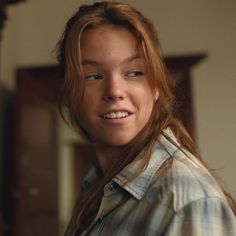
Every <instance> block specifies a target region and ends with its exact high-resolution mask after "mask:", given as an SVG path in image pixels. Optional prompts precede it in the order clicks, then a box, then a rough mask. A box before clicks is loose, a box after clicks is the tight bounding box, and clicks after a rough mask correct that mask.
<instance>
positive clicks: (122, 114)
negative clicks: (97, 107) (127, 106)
mask: <svg viewBox="0 0 236 236" xmlns="http://www.w3.org/2000/svg"><path fill="white" fill-rule="evenodd" d="M127 116H128V112H126V111H117V112H111V113H107V114H105V115H104V116H103V117H104V118H105V119H119V118H124V117H127Z"/></svg>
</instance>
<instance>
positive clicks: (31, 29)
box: [0, 0, 236, 220]
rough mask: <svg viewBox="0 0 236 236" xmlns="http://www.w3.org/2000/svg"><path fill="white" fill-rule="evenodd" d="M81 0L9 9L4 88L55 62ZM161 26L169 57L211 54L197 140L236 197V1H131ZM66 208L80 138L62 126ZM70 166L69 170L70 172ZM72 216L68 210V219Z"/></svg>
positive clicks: (196, 76) (203, 67)
mask: <svg viewBox="0 0 236 236" xmlns="http://www.w3.org/2000/svg"><path fill="white" fill-rule="evenodd" d="M91 2H92V1H79V0H66V1H65V0H40V1H38V0H27V1H25V2H23V3H21V4H19V5H16V6H12V7H8V9H7V15H8V20H7V22H6V26H5V29H4V31H3V39H2V43H1V63H0V67H1V71H0V73H1V74H0V77H1V81H2V84H3V85H4V87H5V88H6V89H8V90H9V91H14V88H15V70H16V68H19V67H21V66H30V65H46V64H55V63H56V56H55V47H56V43H57V41H58V39H59V37H60V35H61V33H62V30H63V27H64V24H65V21H66V20H67V19H68V17H69V16H70V15H71V14H72V13H73V12H74V11H75V9H77V7H78V6H79V5H80V4H81V3H91ZM126 2H129V3H131V4H132V5H134V6H135V7H137V8H138V9H139V10H141V11H142V12H143V13H144V14H145V15H146V16H147V17H148V18H149V19H151V20H152V21H153V22H154V24H155V26H156V27H157V29H158V32H159V37H160V41H161V44H162V49H163V53H164V55H182V54H191V53H199V52H200V53H201V52H204V53H206V54H207V59H205V60H204V61H202V62H201V64H199V65H197V66H196V67H195V68H194V70H193V71H192V72H193V74H192V75H193V76H192V77H193V78H192V79H193V93H194V108H195V115H196V132H197V142H198V145H199V148H200V151H201V153H202V156H203V158H204V160H205V161H206V162H207V163H208V165H209V166H210V167H211V168H212V169H216V172H215V173H216V175H217V176H218V177H219V179H220V180H221V182H222V183H223V185H224V187H225V188H226V190H228V191H229V192H230V193H231V194H232V195H233V196H234V198H236V186H235V179H236V174H235V173H236V171H235V168H236V154H235V147H236V138H235V134H236V109H235V107H236V69H235V68H236V60H235V58H236V49H235V42H236V14H235V13H236V1H235V0H227V1H225V0H198V1H193V0H178V1H176V0H146V1H143V0H129V1H126ZM60 127H61V129H60V137H61V138H60V148H61V149H60V150H61V153H62V154H61V160H60V165H59V166H60V173H61V178H60V187H61V188H60V189H61V190H60V191H61V196H60V207H61V208H65V209H68V208H70V207H71V206H68V204H69V205H70V201H69V200H68V199H67V198H66V196H67V195H65V190H66V188H67V187H68V185H67V184H66V183H67V182H66V181H68V178H69V177H68V175H69V171H68V168H70V167H69V166H70V164H69V163H68V162H67V161H66V156H67V155H69V153H68V152H69V151H68V150H67V149H66V148H62V147H63V145H64V144H65V143H66V142H67V139H68V140H73V139H76V138H77V137H76V138H75V135H74V134H71V133H70V132H69V131H68V130H67V128H65V126H64V125H61V126H60ZM65 166H67V168H65ZM68 215H69V211H66V210H64V211H63V210H62V213H61V218H62V220H63V219H64V218H67V217H68Z"/></svg>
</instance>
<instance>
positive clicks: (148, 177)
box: [82, 128, 180, 200]
mask: <svg viewBox="0 0 236 236" xmlns="http://www.w3.org/2000/svg"><path fill="white" fill-rule="evenodd" d="M166 136H167V137H168V138H169V139H171V140H172V141H173V143H174V144H173V143H172V142H170V141H169V140H168V139H167V138H166ZM179 146H180V145H179V143H178V141H177V140H176V138H175V136H174V134H173V132H172V131H171V130H170V129H169V128H168V129H166V130H164V131H163V134H162V135H161V136H160V138H159V140H158V142H157V144H156V147H155V149H154V152H153V153H152V155H151V158H150V160H149V162H148V164H147V165H146V168H145V169H144V170H141V173H140V171H139V170H140V167H141V166H142V161H143V159H142V158H136V159H135V160H134V161H132V162H131V163H130V164H129V165H127V166H126V167H125V168H124V169H123V170H122V171H121V172H120V173H119V174H117V175H116V176H115V177H114V178H113V179H112V181H114V182H115V183H117V184H118V185H120V186H121V187H122V188H124V189H125V190H126V191H128V192H129V193H130V194H131V195H133V196H134V197H135V198H136V199H138V200H140V199H141V198H142V197H143V195H144V194H145V192H146V191H147V189H148V188H149V186H150V184H151V182H152V179H153V177H154V175H155V174H156V172H157V171H158V170H159V169H160V167H161V165H162V164H163V163H164V162H165V161H166V160H167V159H168V158H169V157H170V156H172V155H173V154H174V153H175V152H176V151H177V150H178V149H179ZM136 173H138V174H137V176H136V175H135V174H136ZM131 176H134V178H133V179H131V180H130V177H131ZM100 178H101V173H98V171H97V170H96V168H94V167H92V168H91V169H90V171H89V172H88V173H87V175H86V177H85V178H84V181H83V184H82V188H85V189H86V188H89V187H91V186H93V185H94V184H96V183H97V182H98V181H99V179H100Z"/></svg>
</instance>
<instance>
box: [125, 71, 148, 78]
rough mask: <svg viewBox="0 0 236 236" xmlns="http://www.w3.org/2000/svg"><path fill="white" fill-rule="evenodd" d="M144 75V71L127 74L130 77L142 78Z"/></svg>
mask: <svg viewBox="0 0 236 236" xmlns="http://www.w3.org/2000/svg"><path fill="white" fill-rule="evenodd" d="M143 74H144V73H143V72H142V71H131V72H129V73H128V74H127V76H128V77H139V76H142V75H143Z"/></svg>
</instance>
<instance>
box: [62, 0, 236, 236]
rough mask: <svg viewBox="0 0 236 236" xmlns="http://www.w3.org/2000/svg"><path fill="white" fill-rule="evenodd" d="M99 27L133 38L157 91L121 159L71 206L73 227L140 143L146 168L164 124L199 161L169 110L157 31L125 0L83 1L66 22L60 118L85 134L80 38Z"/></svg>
mask: <svg viewBox="0 0 236 236" xmlns="http://www.w3.org/2000/svg"><path fill="white" fill-rule="evenodd" d="M101 25H116V26H120V27H124V28H126V29H128V30H129V31H130V32H131V33H132V34H133V35H134V36H135V38H136V39H137V43H138V45H139V48H140V50H141V53H142V54H143V55H144V58H145V60H146V64H147V67H148V70H149V73H150V75H151V76H150V78H151V79H150V81H149V83H150V86H151V87H152V88H153V89H155V88H158V90H159V93H160V95H159V99H158V100H157V102H155V104H154V107H153V111H152V114H151V116H150V119H149V121H148V123H147V124H146V126H145V127H144V129H143V130H142V131H141V132H140V133H139V134H138V135H137V136H136V137H135V138H134V139H133V140H132V141H131V142H130V143H129V144H127V145H126V147H125V148H124V153H123V155H122V157H121V158H120V159H119V160H117V161H114V163H113V165H112V166H111V167H110V168H109V171H108V172H107V173H106V175H105V176H104V177H103V178H102V180H101V181H100V182H99V184H97V185H96V186H95V187H93V188H91V189H89V190H88V191H87V192H85V193H83V194H82V195H81V196H80V198H79V200H78V202H77V204H76V206H75V209H74V213H73V216H72V220H71V223H70V226H69V228H73V226H75V225H80V227H81V226H82V225H83V227H87V226H88V225H89V223H91V221H92V220H93V218H94V217H95V215H96V212H97V210H98V207H99V204H100V200H101V197H102V194H103V188H104V186H105V184H106V183H108V182H109V181H110V180H111V179H112V177H114V176H115V175H116V174H117V173H119V172H120V171H121V170H122V168H124V167H125V166H126V165H127V164H129V163H130V162H131V161H132V160H133V159H134V158H135V157H136V156H137V155H138V154H139V153H140V152H141V151H142V150H143V149H144V147H145V152H144V154H143V168H145V165H146V164H147V163H148V160H149V158H150V156H151V153H152V150H153V147H154V144H155V142H156V140H157V139H158V138H159V136H160V135H161V134H162V132H163V130H164V129H166V128H167V127H169V128H171V129H172V131H173V132H174V133H175V135H176V137H177V139H178V141H179V143H180V144H181V145H182V147H183V148H185V149H187V150H188V151H190V152H191V153H193V154H194V155H195V156H196V157H198V158H199V159H200V156H199V154H198V151H197V149H196V148H195V145H194V144H193V142H192V140H191V138H190V136H189V135H188V133H187V131H186V130H185V128H184V127H183V126H182V125H181V123H180V122H179V121H177V120H176V119H175V118H174V117H173V116H172V114H171V112H170V105H171V104H172V101H173V95H172V91H171V85H170V80H169V76H168V72H167V69H166V66H165V63H164V60H163V58H162V56H161V54H160V44H159V41H158V37H157V33H156V30H155V28H154V26H153V24H152V23H151V22H150V21H149V20H148V19H147V18H145V17H144V16H143V15H142V14H141V13H140V12H139V11H138V10H136V9H135V8H133V7H132V6H130V5H128V4H126V3H120V2H116V1H102V2H97V3H94V4H93V5H83V6H81V7H80V8H79V10H78V11H77V12H76V13H75V14H74V15H73V16H72V17H71V18H70V20H69V21H68V23H67V25H66V27H65V31H64V34H63V36H62V38H61V40H60V42H59V47H58V61H59V64H60V68H61V70H62V75H63V78H64V87H63V92H62V99H61V102H60V111H61V114H62V116H63V117H64V118H65V117H66V116H67V118H69V122H70V123H71V124H72V125H73V126H74V128H75V129H78V130H80V131H82V133H84V134H85V135H86V132H84V131H85V129H86V127H80V126H79V122H78V116H79V114H78V109H77V108H78V106H79V105H80V102H81V100H82V98H83V93H84V79H83V69H82V65H81V50H80V38H81V35H82V34H83V32H85V31H86V30H88V29H93V28H96V27H99V26H101ZM228 199H229V202H230V204H231V206H232V209H234V211H235V203H234V202H233V200H231V198H230V197H228ZM68 232H69V231H68ZM68 235H69V234H68Z"/></svg>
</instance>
